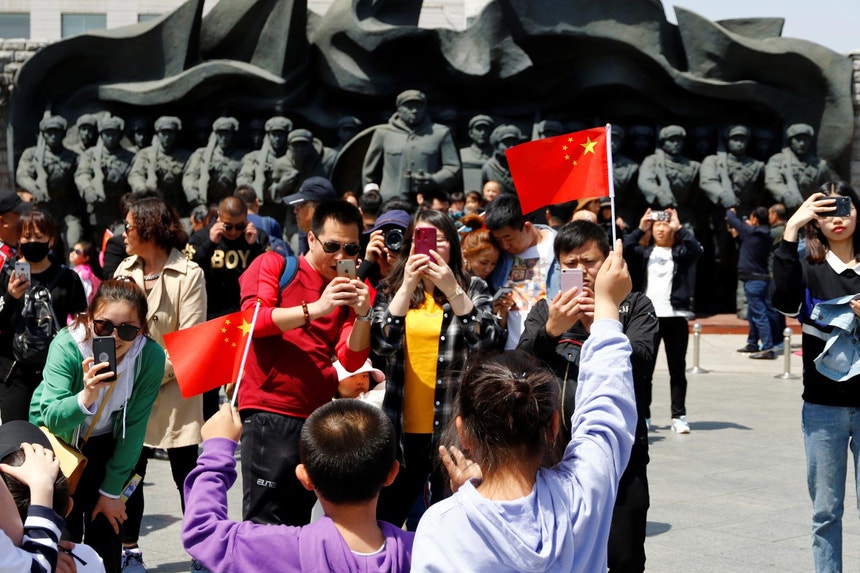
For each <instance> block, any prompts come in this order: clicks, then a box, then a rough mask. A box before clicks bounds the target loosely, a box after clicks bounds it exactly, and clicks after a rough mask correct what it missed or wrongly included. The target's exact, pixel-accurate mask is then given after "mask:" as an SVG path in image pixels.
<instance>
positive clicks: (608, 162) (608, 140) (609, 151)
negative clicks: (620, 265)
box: [606, 123, 618, 249]
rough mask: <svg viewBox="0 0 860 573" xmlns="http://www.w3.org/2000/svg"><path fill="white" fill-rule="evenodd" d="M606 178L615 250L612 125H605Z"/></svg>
mask: <svg viewBox="0 0 860 573" xmlns="http://www.w3.org/2000/svg"><path fill="white" fill-rule="evenodd" d="M606 172H607V173H606V176H607V178H608V180H609V206H610V207H611V209H612V222H611V224H610V227H611V228H612V248H613V249H614V248H615V241H616V240H617V238H618V237H617V236H616V232H615V228H616V227H617V225H616V224H615V176H614V175H613V173H612V124H611V123H607V124H606Z"/></svg>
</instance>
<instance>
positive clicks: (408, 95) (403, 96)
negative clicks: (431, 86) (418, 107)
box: [395, 90, 427, 107]
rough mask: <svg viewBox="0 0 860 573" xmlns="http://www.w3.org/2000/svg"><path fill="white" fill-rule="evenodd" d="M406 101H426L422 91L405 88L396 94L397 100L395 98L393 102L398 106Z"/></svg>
mask: <svg viewBox="0 0 860 573" xmlns="http://www.w3.org/2000/svg"><path fill="white" fill-rule="evenodd" d="M408 101H420V102H421V103H427V96H426V95H424V92H422V91H419V90H406V91H403V92H400V93H399V94H398V95H397V100H395V104H396V105H397V107H400V106H401V105H403V104H404V103H406V102H408Z"/></svg>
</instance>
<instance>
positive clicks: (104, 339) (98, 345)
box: [93, 336, 116, 382]
mask: <svg viewBox="0 0 860 573" xmlns="http://www.w3.org/2000/svg"><path fill="white" fill-rule="evenodd" d="M93 358H94V359H95V362H94V364H101V363H102V362H107V363H108V364H109V366H108V367H107V370H102V371H101V372H99V373H100V374H101V373H102V372H113V376H111V377H110V378H105V380H104V382H116V340H114V338H113V336H95V337H93Z"/></svg>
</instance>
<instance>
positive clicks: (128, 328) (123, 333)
mask: <svg viewBox="0 0 860 573" xmlns="http://www.w3.org/2000/svg"><path fill="white" fill-rule="evenodd" d="M114 329H116V333H117V335H119V338H120V340H125V341H126V342H131V341H132V340H134V339H135V338H136V337H137V335H138V333H139V332H140V327H139V326H135V325H133V324H119V325H117V324H114V323H112V322H111V321H109V320H101V319H98V318H97V319H93V332H95V333H96V336H110V335H112V334H113V331H114Z"/></svg>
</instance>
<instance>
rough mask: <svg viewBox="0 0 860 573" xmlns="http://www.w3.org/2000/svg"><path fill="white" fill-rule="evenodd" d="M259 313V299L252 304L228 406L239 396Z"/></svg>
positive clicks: (233, 403) (232, 404)
mask: <svg viewBox="0 0 860 573" xmlns="http://www.w3.org/2000/svg"><path fill="white" fill-rule="evenodd" d="M258 314H260V301H259V300H258V301H257V304H256V305H255V306H254V318H252V319H251V331H250V332H249V333H248V340H247V341H245V350H244V351H243V352H242V362H241V363H240V364H239V375H238V376H237V377H236V387H235V388H233V398H232V399H231V400H230V406H232V407H233V408H235V407H236V398H238V397H239V384H241V383H242V378H244V377H245V362H247V361H248V352H249V351H250V350H251V339H252V338H254V328H256V326H257V315H258Z"/></svg>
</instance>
